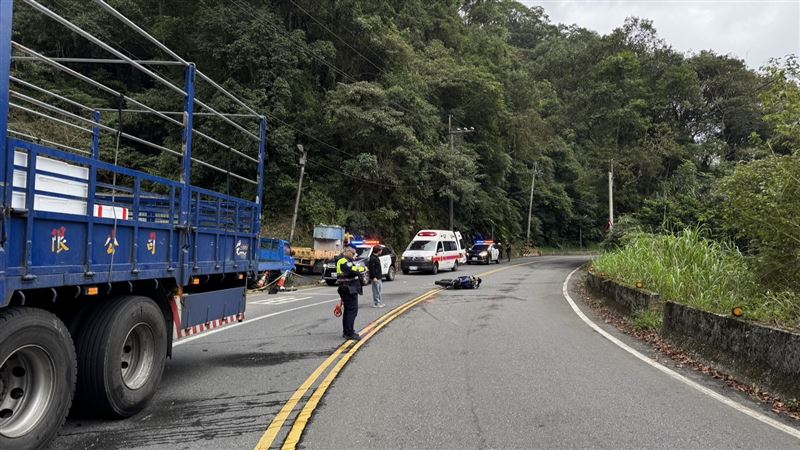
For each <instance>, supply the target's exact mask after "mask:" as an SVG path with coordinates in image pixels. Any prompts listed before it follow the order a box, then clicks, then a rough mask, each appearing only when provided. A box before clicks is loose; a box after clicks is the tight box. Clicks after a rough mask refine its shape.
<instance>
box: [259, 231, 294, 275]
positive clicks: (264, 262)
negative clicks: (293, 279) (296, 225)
mask: <svg viewBox="0 0 800 450" xmlns="http://www.w3.org/2000/svg"><path fill="white" fill-rule="evenodd" d="M294 270H295V263H294V256H293V252H292V246H291V245H290V244H289V241H285V240H283V239H276V238H261V248H260V250H259V254H258V271H259V272H260V273H263V272H279V273H284V272H292V271H294Z"/></svg>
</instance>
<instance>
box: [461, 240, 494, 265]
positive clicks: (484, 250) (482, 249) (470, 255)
mask: <svg viewBox="0 0 800 450" xmlns="http://www.w3.org/2000/svg"><path fill="white" fill-rule="evenodd" d="M492 261H494V262H496V263H497V264H500V244H495V242H494V241H475V245H473V246H472V247H470V249H469V250H467V264H489V263H491V262H492Z"/></svg>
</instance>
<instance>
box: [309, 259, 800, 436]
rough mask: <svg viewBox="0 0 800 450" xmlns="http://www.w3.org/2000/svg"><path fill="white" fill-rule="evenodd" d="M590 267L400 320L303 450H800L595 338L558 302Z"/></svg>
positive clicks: (569, 263) (541, 272)
mask: <svg viewBox="0 0 800 450" xmlns="http://www.w3.org/2000/svg"><path fill="white" fill-rule="evenodd" d="M584 261H585V259H581V258H574V257H552V258H541V259H540V260H539V262H537V263H535V264H533V265H530V266H521V267H517V268H514V269H510V270H506V271H503V272H499V273H497V274H495V275H492V276H491V277H489V278H487V279H486V281H485V286H484V287H482V288H481V289H480V290H478V291H446V292H443V293H441V294H439V295H438V296H437V297H435V298H433V299H431V300H428V301H426V302H425V303H423V304H421V305H419V306H417V307H416V308H414V309H413V310H411V311H409V312H408V313H407V314H405V315H404V316H402V317H400V318H399V319H397V320H395V321H393V322H392V323H391V324H390V325H389V326H388V327H387V328H385V329H384V330H382V331H381V334H380V335H378V336H376V339H375V340H374V341H373V342H370V345H369V347H368V348H366V349H365V351H363V352H361V353H358V354H357V356H356V357H355V358H354V360H353V361H352V362H351V363H350V364H349V365H348V366H347V367H345V369H344V370H343V372H342V373H341V374H340V376H339V378H337V380H336V382H335V384H334V386H333V388H332V389H331V390H329V391H328V394H327V395H326V397H325V398H324V400H323V403H322V405H321V406H320V407H319V408H318V410H317V411H316V413H315V415H314V417H313V419H312V421H311V423H310V425H309V427H308V428H307V430H306V432H305V434H304V437H303V439H302V440H301V441H300V445H301V447H305V448H309V449H315V448H452V449H471V448H563V447H570V448H575V447H602V448H613V449H618V448H645V447H648V448H654V447H655V448H670V449H674V448H724V449H732V448H800V440H798V439H797V438H795V437H792V436H790V435H788V434H785V433H783V432H781V431H778V430H776V429H774V428H772V427H770V426H768V425H766V424H763V423H761V422H759V421H756V420H754V419H752V418H750V417H748V416H746V415H744V414H742V413H741V412H738V411H736V410H734V409H733V408H731V407H729V406H726V405H724V404H722V403H720V402H718V401H717V400H714V399H712V398H710V397H708V396H705V395H703V394H701V393H699V392H698V391H696V390H694V389H692V388H690V387H688V386H686V385H685V384H682V383H679V382H677V381H675V380H673V379H672V378H670V377H668V376H666V375H665V374H663V373H661V372H659V371H657V370H656V369H654V368H652V367H650V366H648V365H646V364H644V363H643V362H642V361H640V360H638V359H636V358H634V357H633V356H632V355H630V354H628V353H626V352H624V351H622V350H621V349H620V348H619V347H617V346H616V345H614V344H612V343H611V342H610V341H608V340H606V339H604V338H603V337H601V336H600V335H599V334H598V333H596V332H594V331H593V330H592V329H591V328H589V327H588V326H587V325H586V324H585V323H584V322H583V321H581V320H580V319H579V318H578V316H577V315H576V314H575V312H573V311H572V309H571V308H570V306H569V305H568V303H567V302H566V301H565V299H564V296H563V294H562V284H563V283H564V280H565V278H566V276H567V275H568V274H569V273H570V272H571V271H572V270H573V269H574V268H575V267H577V266H578V265H579V264H581V263H582V262H584ZM572 297H573V298H578V297H577V296H576V295H574V294H573V295H572Z"/></svg>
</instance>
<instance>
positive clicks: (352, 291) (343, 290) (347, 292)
mask: <svg viewBox="0 0 800 450" xmlns="http://www.w3.org/2000/svg"><path fill="white" fill-rule="evenodd" d="M355 255H356V249H354V248H353V247H345V248H344V250H342V256H341V257H340V258H339V259H338V260H336V280H337V282H338V283H339V289H338V291H337V292H338V293H339V297H341V299H342V303H343V304H344V314H342V337H343V338H346V339H354V340H359V339H361V337H360V336H359V335H358V333H356V330H355V329H354V328H353V327H354V326H355V322H356V316H357V315H358V294H361V293H363V292H362V289H361V274H362V273H364V271H365V269H364V266H358V265H356V264H354V263H353V258H354V257H355Z"/></svg>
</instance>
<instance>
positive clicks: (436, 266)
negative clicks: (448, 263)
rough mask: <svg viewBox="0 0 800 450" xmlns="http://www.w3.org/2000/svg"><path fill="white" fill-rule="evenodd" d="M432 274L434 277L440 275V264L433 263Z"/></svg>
mask: <svg viewBox="0 0 800 450" xmlns="http://www.w3.org/2000/svg"><path fill="white" fill-rule="evenodd" d="M431 273H432V274H434V275H436V274H437V273H439V264H438V263H433V269H431Z"/></svg>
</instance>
